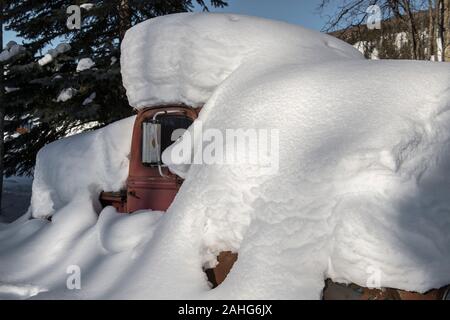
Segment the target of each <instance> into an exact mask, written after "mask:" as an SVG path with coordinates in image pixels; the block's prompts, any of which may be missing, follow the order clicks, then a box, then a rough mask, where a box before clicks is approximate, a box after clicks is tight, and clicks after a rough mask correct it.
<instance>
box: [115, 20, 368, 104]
mask: <svg viewBox="0 0 450 320" xmlns="http://www.w3.org/2000/svg"><path fill="white" fill-rule="evenodd" d="M121 51H122V55H121V65H122V77H123V83H124V86H125V88H126V89H127V96H128V100H129V102H130V105H131V106H133V107H135V108H141V107H145V106H149V105H158V104H168V103H185V104H187V105H191V106H201V105H203V104H204V103H205V102H206V101H207V100H208V98H209V97H210V96H211V95H212V93H213V92H214V90H215V89H216V87H217V86H218V85H219V84H220V83H222V82H223V81H224V80H225V79H226V78H227V77H228V76H229V75H230V74H232V73H233V72H234V71H235V70H236V69H238V68H239V67H240V66H242V65H245V64H249V63H255V62H259V63H264V64H265V65H266V67H267V68H273V67H275V66H276V65H280V64H290V63H312V62H323V61H329V60H337V59H355V58H356V59H357V58H362V56H361V55H360V54H359V53H358V52H357V51H356V50H354V49H352V48H351V47H350V46H348V45H347V44H345V43H344V42H342V41H340V40H338V39H336V38H334V37H331V36H328V35H325V34H321V33H318V32H314V31H311V30H307V29H304V28H302V27H300V26H296V25H291V24H287V23H284V22H277V21H271V20H266V19H261V18H256V17H247V16H241V15H234V14H204V13H201V14H195V13H184V14H175V15H169V16H164V17H159V18H155V19H150V20H147V21H145V22H143V23H140V24H138V25H137V26H135V27H133V28H131V29H130V30H128V32H127V33H126V35H125V38H124V40H123V42H122V50H121Z"/></svg>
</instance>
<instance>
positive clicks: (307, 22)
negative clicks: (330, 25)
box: [3, 0, 325, 44]
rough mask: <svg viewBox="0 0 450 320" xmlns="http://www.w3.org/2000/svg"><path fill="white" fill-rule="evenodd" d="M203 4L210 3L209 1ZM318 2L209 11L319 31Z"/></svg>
mask: <svg viewBox="0 0 450 320" xmlns="http://www.w3.org/2000/svg"><path fill="white" fill-rule="evenodd" d="M193 2H195V0H194V1H193ZM205 2H206V3H208V4H209V3H210V2H209V0H206V1H205ZM320 2H321V1H320V0H228V7H226V8H224V9H217V8H211V11H212V12H227V13H238V14H245V15H252V16H259V17H263V18H269V19H275V20H282V21H286V22H289V23H294V24H299V25H302V26H304V27H307V28H311V29H316V30H320V29H321V28H322V27H323V25H324V24H325V19H324V18H323V17H321V15H320V14H319V13H318V12H317V6H318V5H319V3H320ZM197 8H198V7H197ZM3 36H4V39H3V42H4V44H6V43H8V41H10V40H14V41H17V42H20V39H17V38H16V36H15V34H14V33H13V32H9V31H5V32H4V33H3Z"/></svg>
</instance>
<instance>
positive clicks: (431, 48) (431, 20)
mask: <svg viewBox="0 0 450 320" xmlns="http://www.w3.org/2000/svg"><path fill="white" fill-rule="evenodd" d="M434 13H435V7H434V4H433V0H428V33H429V35H428V52H427V60H434V61H436V60H437V55H436V49H435V48H436V29H435V26H436V23H435V21H436V20H435V17H434Z"/></svg>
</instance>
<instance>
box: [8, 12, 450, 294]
mask: <svg viewBox="0 0 450 320" xmlns="http://www.w3.org/2000/svg"><path fill="white" fill-rule="evenodd" d="M203 16H205V17H206V18H201V17H203ZM177 17H180V18H179V19H180V20H177ZM166 19H167V21H172V22H173V19H175V20H177V21H178V23H174V24H175V25H176V26H177V28H178V29H183V28H182V25H183V23H185V24H188V26H187V27H186V28H187V29H188V31H191V30H192V29H191V27H190V21H191V20H192V23H194V22H195V23H199V24H200V25H201V22H199V21H205V24H206V22H208V23H207V24H206V25H205V28H202V29H201V30H206V26H208V28H211V24H210V21H214V20H215V19H217V20H218V21H219V22H218V25H219V26H220V25H221V23H222V22H223V21H225V20H228V21H230V23H232V21H233V20H235V19H238V22H237V23H239V22H246V21H247V19H250V20H249V21H254V20H253V18H247V17H242V16H235V15H180V16H169V17H167V18H159V19H155V21H157V22H153V24H155V25H156V27H158V28H159V26H161V28H162V26H166V27H170V25H172V24H169V25H168V26H167V24H166V22H165V21H166ZM257 20H258V23H260V24H264V20H261V19H257ZM158 21H159V22H158ZM188 22H189V23H188ZM252 23H253V22H252ZM149 24H151V23H144V24H141V25H138V26H137V27H136V28H135V29H131V31H130V34H132V35H133V34H134V33H135V30H136V29H139V28H143V29H145V28H146V27H145V26H146V25H149ZM155 25H152V26H151V28H150V26H148V27H149V28H150V29H153V28H155ZM249 25H251V23H249ZM267 25H268V26H269V27H270V28H271V26H272V22H267ZM283 25H284V24H283ZM285 26H286V25H285ZM280 28H281V26H280ZM286 28H287V29H288V30H289V31H291V30H292V28H293V29H295V30H299V31H298V37H299V39H304V40H303V42H304V44H305V46H307V45H308V46H309V49H308V50H307V51H308V52H309V51H311V54H310V55H307V54H305V55H298V53H297V52H295V50H294V52H295V55H294V56H289V57H286V60H283V61H286V64H283V61H278V62H277V61H273V65H272V64H271V65H269V66H268V65H267V63H266V62H262V61H261V60H258V59H255V60H254V61H246V63H245V64H244V63H242V64H241V65H239V67H236V68H235V69H232V70H233V71H232V72H231V73H230V74H229V75H227V77H226V79H225V80H224V81H223V82H220V83H217V82H216V81H220V80H218V78H215V79H214V80H212V81H211V83H210V85H211V92H212V96H207V93H206V92H207V91H205V92H203V93H204V94H205V95H204V97H205V99H207V100H206V104H205V106H204V108H203V109H202V111H201V114H200V118H199V121H202V123H203V126H204V129H208V128H215V129H218V130H221V131H223V130H225V129H232V128H242V129H249V128H253V129H258V128H264V129H266V128H270V129H278V130H279V170H278V171H277V172H276V173H264V174H262V173H261V170H260V169H261V168H260V167H258V166H256V165H244V164H240V165H192V166H190V167H188V168H186V167H177V166H172V169H173V170H175V171H177V172H180V173H181V174H183V175H184V176H185V177H186V181H185V182H184V184H183V186H182V188H181V190H180V193H179V194H178V196H177V198H176V199H175V201H174V203H173V204H172V206H171V207H170V208H169V210H168V212H167V213H165V214H163V215H162V214H161V213H160V212H150V211H145V212H139V213H135V214H133V215H129V216H122V215H118V214H117V213H116V212H115V211H114V210H113V209H112V208H106V209H104V210H103V211H102V212H101V213H100V217H99V218H98V219H97V213H98V212H99V211H100V209H99V207H98V201H97V198H98V195H99V192H100V190H102V189H103V190H110V191H115V190H119V189H120V188H121V187H122V186H123V184H124V182H125V179H126V176H127V172H128V168H127V164H128V157H127V156H128V152H129V148H130V138H131V128H132V122H133V118H129V119H125V120H122V121H119V122H117V123H115V124H113V125H111V126H108V127H106V128H104V129H102V130H98V131H95V132H92V133H87V134H82V135H77V136H74V137H71V138H69V139H65V140H61V141H59V142H56V143H54V144H51V145H49V146H47V147H45V148H44V149H43V150H42V151H41V152H40V154H39V158H38V163H37V167H36V177H35V181H34V184H33V197H32V206H31V208H30V210H29V212H28V216H30V215H32V216H34V217H48V216H52V222H48V221H47V220H42V219H32V220H28V219H27V216H24V217H23V218H22V219H21V220H20V221H17V222H15V223H13V224H11V225H0V244H1V245H0V261H1V262H2V263H1V264H0V297H1V296H3V297H7V298H9V297H21V298H27V297H30V296H34V295H36V294H37V298H141V299H151V298H172V299H176V298H185V299H186V298H187V299H193V298H199V299H202V298H233V299H236V298H237V299H239V298H250V299H258V298H274V299H280V298H288V299H304V298H313V299H317V298H320V296H321V291H322V289H323V286H324V279H325V278H327V277H331V278H333V279H334V280H336V281H342V282H354V283H357V284H359V285H362V286H366V285H367V282H368V277H369V276H370V275H371V274H372V272H373V270H375V271H377V274H378V275H379V280H380V285H381V286H382V287H395V288H400V289H406V290H414V291H421V292H423V291H426V290H428V289H431V288H437V287H441V286H443V285H446V284H448V283H450V272H449V271H448V270H450V232H449V230H450V198H449V197H448V193H449V191H450V177H449V175H448V174H447V173H448V171H449V170H450V144H449V141H450V113H449V111H450V65H449V64H437V63H436V64H435V63H425V62H406V61H403V62H402V61H366V60H362V59H360V56H359V55H358V53H357V54H356V55H355V58H354V59H350V57H351V56H352V55H353V52H357V51H356V50H355V49H353V48H352V47H351V46H345V45H344V44H341V43H340V42H338V43H339V45H340V46H342V49H341V50H334V49H329V50H325V51H324V50H323V49H324V47H323V46H322V42H321V41H318V42H317V41H316V40H311V39H310V36H311V35H312V34H315V33H313V32H311V31H302V30H303V29H297V28H296V27H291V26H288V25H287V26H286ZM164 30H165V29H163V30H162V31H164ZM162 31H161V32H162ZM236 31H239V30H238V29H236ZM205 32H206V31H205ZM189 34H190V33H189V32H186V37H188V36H189ZM304 34H306V36H305V38H302V37H303V35H304ZM150 35H152V34H150ZM150 35H149V36H150ZM239 35H240V34H239V33H237V34H235V37H236V38H239ZM191 36H192V37H193V38H196V37H197V36H198V35H197V34H195V33H191ZM177 37H178V36H177V35H175V36H174V39H178V38H177ZM213 37H215V36H213ZM244 37H245V33H244ZM311 37H312V36H311ZM317 37H319V38H320V37H321V36H320V34H318V35H317ZM127 38H128V39H129V38H130V37H128V36H127ZM269 38H270V36H269ZM212 39H213V40H216V38H212ZM219 39H221V37H219ZM272 40H273V39H271V40H270V41H272ZM192 41H194V40H192ZM217 41H219V40H217ZM220 41H222V40H220ZM273 41H274V40H273ZM299 42H301V40H299ZM151 43H153V44H154V46H155V47H158V41H152V42H151ZM215 43H216V42H215V41H212V42H211V44H210V47H214V44H215ZM283 43H284V42H283ZM283 43H280V45H283ZM170 44H172V45H173V46H174V48H173V50H169V49H168V50H167V51H166V54H169V53H171V52H173V53H174V55H175V56H174V57H173V59H174V61H177V59H178V58H179V57H178V51H177V50H178V46H180V45H182V43H179V42H174V43H166V44H165V46H167V48H169V47H170ZM129 45H130V46H131V44H129ZM277 48H278V46H275V47H274V48H272V50H273V51H276V50H277ZM194 49H195V48H193V50H194ZM204 49H205V50H206V51H209V52H212V51H210V50H208V49H209V47H208V48H204ZM315 49H316V50H315ZM149 50H150V49H149ZM155 50H156V49H155ZM186 50H187V49H186ZM267 50H268V49H267ZM187 51H188V52H189V50H187ZM219 51H220V50H219ZM194 52H196V51H195V50H194ZM333 52H334V56H333V57H331V56H332V55H333ZM342 52H348V53H346V54H342ZM312 53H314V54H312ZM140 54H141V55H142V56H143V57H144V58H142V59H145V57H148V56H150V54H149V53H148V52H147V50H144V49H143V50H142V51H141V52H140ZM308 56H309V57H310V58H311V60H308V59H306V58H305V57H308ZM170 58H171V57H170V55H169V56H167V59H168V60H170ZM296 58H297V59H298V62H295V61H296V60H295V59H296ZM185 59H188V58H187V57H185ZM122 66H124V65H123V64H122ZM188 66H189V68H190V67H192V65H191V64H188ZM144 67H145V66H143V68H144ZM179 67H180V69H183V65H180V66H179ZM227 67H228V66H227ZM126 72H128V71H127V70H124V74H125V73H126ZM180 72H181V71H180ZM200 72H203V71H202V70H200ZM155 73H156V74H157V73H158V72H155ZM143 81H145V79H143ZM183 88H184V82H183V83H181V84H180V83H175V84H174V85H173V89H174V90H178V89H180V90H182V89H183ZM127 89H128V90H130V87H127ZM133 90H134V89H131V92H133ZM149 92H154V93H152V94H156V92H157V91H152V90H149ZM162 92H163V96H162V97H161V101H169V100H170V99H171V98H173V97H169V96H167V95H164V91H162ZM129 96H130V97H131V99H133V98H132V97H133V96H134V95H133V93H131V95H130V93H129ZM186 96H187V95H186ZM136 97H137V96H136ZM149 97H150V98H149ZM145 99H149V100H148V101H145V103H151V102H152V101H153V102H155V101H156V100H155V99H156V98H155V99H153V98H152V97H151V96H146V97H145ZM145 99H144V100H145ZM144 100H140V97H137V98H136V100H134V101H135V103H137V104H134V106H139V103H140V102H142V101H144ZM132 101H133V100H132ZM186 101H188V100H186ZM186 101H184V102H186ZM192 101H193V100H192ZM198 101H200V100H198ZM197 138H198V137H197ZM170 151H171V150H170V149H168V150H167V151H166V152H165V156H166V155H167V154H168V153H169V152H170ZM222 250H234V251H238V252H239V258H238V261H237V262H236V264H235V266H234V267H233V269H232V271H231V273H230V274H229V276H228V277H227V279H226V280H225V282H224V283H223V284H222V285H221V286H219V287H218V288H216V289H214V290H210V288H209V286H208V283H207V281H206V276H205V274H204V273H203V271H202V266H205V265H211V264H214V260H215V256H216V254H217V253H218V252H220V251H222ZM73 265H77V266H79V267H80V268H81V279H82V280H81V285H82V289H81V290H68V289H67V288H66V279H67V277H68V274H67V273H66V271H67V268H68V267H70V266H73ZM2 283H3V285H2Z"/></svg>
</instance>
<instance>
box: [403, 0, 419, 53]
mask: <svg viewBox="0 0 450 320" xmlns="http://www.w3.org/2000/svg"><path fill="white" fill-rule="evenodd" d="M402 2H403V7H404V9H405V11H406V14H407V16H408V26H409V32H410V38H411V45H412V48H411V53H412V58H413V59H414V60H417V59H419V57H420V55H419V41H418V32H417V26H416V20H415V17H414V13H413V12H412V8H411V3H410V1H409V0H404V1H402Z"/></svg>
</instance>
